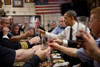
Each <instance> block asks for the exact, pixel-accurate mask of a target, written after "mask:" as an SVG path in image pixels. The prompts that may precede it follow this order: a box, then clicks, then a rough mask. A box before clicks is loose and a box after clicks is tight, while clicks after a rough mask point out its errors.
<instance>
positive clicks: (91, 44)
mask: <svg viewBox="0 0 100 67" xmlns="http://www.w3.org/2000/svg"><path fill="white" fill-rule="evenodd" d="M80 32H81V33H80V35H78V36H81V37H82V38H83V39H84V43H82V44H81V47H83V48H84V50H85V52H86V53H87V54H88V55H89V56H91V57H92V56H93V55H92V54H93V53H96V52H95V51H98V47H97V46H96V43H95V41H94V39H93V37H92V36H91V35H90V34H89V33H87V32H85V31H82V30H80Z"/></svg>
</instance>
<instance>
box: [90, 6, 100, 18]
mask: <svg viewBox="0 0 100 67" xmlns="http://www.w3.org/2000/svg"><path fill="white" fill-rule="evenodd" d="M90 14H94V16H95V18H97V19H100V7H97V8H94V9H92V10H91V12H90Z"/></svg>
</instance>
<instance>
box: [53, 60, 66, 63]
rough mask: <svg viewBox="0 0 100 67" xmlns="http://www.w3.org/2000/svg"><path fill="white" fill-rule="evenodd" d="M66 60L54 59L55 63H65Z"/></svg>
mask: <svg viewBox="0 0 100 67" xmlns="http://www.w3.org/2000/svg"><path fill="white" fill-rule="evenodd" d="M64 62H65V61H64V60H61V59H57V60H54V61H53V63H64Z"/></svg>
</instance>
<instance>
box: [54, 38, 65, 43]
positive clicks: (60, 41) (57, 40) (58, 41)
mask: <svg viewBox="0 0 100 67" xmlns="http://www.w3.org/2000/svg"><path fill="white" fill-rule="evenodd" d="M53 41H54V42H56V43H58V44H63V40H60V39H59V38H54V39H53Z"/></svg>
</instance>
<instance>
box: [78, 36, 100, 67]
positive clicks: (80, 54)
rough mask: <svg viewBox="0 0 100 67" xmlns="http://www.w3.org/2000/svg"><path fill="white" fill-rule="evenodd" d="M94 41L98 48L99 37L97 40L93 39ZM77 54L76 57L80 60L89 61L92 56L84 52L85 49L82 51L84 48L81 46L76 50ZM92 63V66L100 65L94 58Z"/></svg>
mask: <svg viewBox="0 0 100 67" xmlns="http://www.w3.org/2000/svg"><path fill="white" fill-rule="evenodd" d="M95 42H96V45H97V46H98V48H100V38H99V39H97V40H95ZM77 55H78V57H79V58H80V60H81V61H82V62H84V63H85V62H88V63H89V62H90V61H92V60H93V59H92V58H90V57H89V56H88V55H87V54H86V53H85V51H84V49H83V48H80V49H78V50H77ZM93 63H94V67H100V64H99V63H98V62H97V61H95V60H93Z"/></svg>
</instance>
